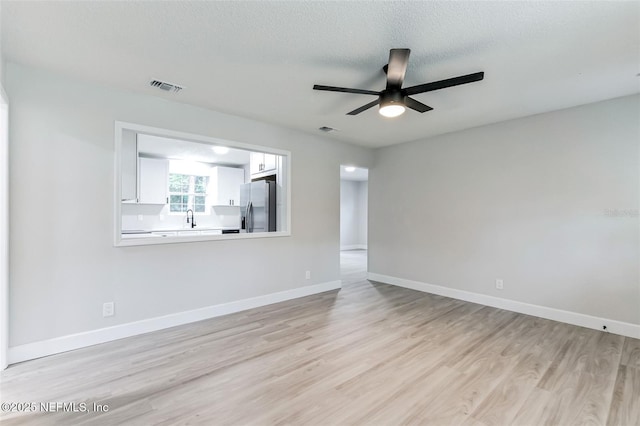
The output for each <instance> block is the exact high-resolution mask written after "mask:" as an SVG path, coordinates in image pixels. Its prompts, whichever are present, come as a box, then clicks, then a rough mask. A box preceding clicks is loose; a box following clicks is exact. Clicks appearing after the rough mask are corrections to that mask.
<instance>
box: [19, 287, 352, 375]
mask: <svg viewBox="0 0 640 426" xmlns="http://www.w3.org/2000/svg"><path fill="white" fill-rule="evenodd" d="M341 287H342V281H340V280H336V281H329V282H326V283H321V284H314V285H310V286H305V287H299V288H294V289H292V290H286V291H281V292H278V293H271V294H265V295H264V296H258V297H252V298H250V299H243V300H238V301H235V302H229V303H223V304H220V305H213V306H207V307H204V308H200V309H194V310H192V311H185V312H179V313H176V314H170V315H165V316H162V317H156V318H149V319H145V320H141V321H136V322H130V323H127V324H120V325H116V326H113V327H106V328H100V329H98V330H91V331H86V332H83V333H77V334H70V335H67V336H62V337H56V338H54V339H49V340H43V341H39V342H33V343H27V344H25V345H20V346H13V347H10V348H9V351H8V354H7V355H8V361H9V364H15V363H16V362H22V361H27V360H30V359H36V358H40V357H43V356H47V355H53V354H57V353H61V352H67V351H71V350H74V349H79V348H84V347H87V346H92V345H97V344H99V343H105V342H110V341H112V340H117V339H122V338H125V337H131V336H136V335H138V334H144V333H149V332H152V331H158V330H163V329H165V328H170V327H175V326H178V325H183V324H188V323H192V322H196V321H202V320H205V319H209V318H214V317H219V316H222V315H228V314H232V313H235V312H240V311H245V310H247V309H253V308H258V307H261V306H266V305H271V304H273V303H278V302H284V301H286V300H291V299H297V298H299V297H305V296H310V295H313V294H318V293H324V292H325V291H331V290H337V289H339V288H341Z"/></svg>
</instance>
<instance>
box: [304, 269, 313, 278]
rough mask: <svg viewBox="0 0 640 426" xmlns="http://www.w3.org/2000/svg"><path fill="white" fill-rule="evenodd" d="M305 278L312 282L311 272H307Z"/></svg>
mask: <svg viewBox="0 0 640 426" xmlns="http://www.w3.org/2000/svg"><path fill="white" fill-rule="evenodd" d="M304 277H305V278H306V279H308V280H310V279H311V271H307V272H305V273H304Z"/></svg>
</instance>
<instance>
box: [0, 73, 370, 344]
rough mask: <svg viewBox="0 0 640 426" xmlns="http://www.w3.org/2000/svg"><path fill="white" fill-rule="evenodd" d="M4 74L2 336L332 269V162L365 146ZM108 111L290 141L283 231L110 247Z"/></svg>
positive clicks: (155, 308)
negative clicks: (6, 249)
mask: <svg viewBox="0 0 640 426" xmlns="http://www.w3.org/2000/svg"><path fill="white" fill-rule="evenodd" d="M6 83H7V84H6V87H5V88H6V90H7V92H8V94H9V96H10V98H11V108H12V114H11V129H10V130H11V142H10V149H11V158H10V161H11V238H10V250H11V260H10V262H11V263H10V266H11V272H10V273H11V277H10V290H11V295H10V306H11V322H10V346H16V345H23V344H26V343H29V342H37V341H42V340H45V339H51V338H54V337H57V336H65V335H69V334H71V333H79V332H83V331H88V330H95V329H98V328H102V327H107V326H111V325H117V324H123V323H128V322H131V321H136V320H142V319H146V318H153V317H157V316H161V315H167V314H171V313H176V312H182V311H186V310H192V309H196V308H200V307H205V306H210V305H215V304H220V303H225V302H229V301H235V300H240V299H245V298H250V297H254V296H259V295H264V294H269V293H273V292H278V291H285V290H289V289H295V288H300V287H303V286H308V285H311V284H318V283H325V282H330V281H334V280H339V278H340V276H339V244H340V234H339V232H340V231H339V227H340V224H339V201H340V192H339V191H340V184H339V177H338V175H337V173H336V172H335V171H336V170H338V168H339V166H340V164H346V163H350V164H351V163H353V164H358V165H361V166H364V167H367V166H369V165H370V162H371V158H372V153H371V152H370V151H368V150H365V149H363V148H358V147H354V146H350V145H347V144H341V143H337V142H333V141H330V140H328V139H324V138H323V137H321V136H311V135H308V134H303V133H300V132H296V131H292V130H288V129H285V128H282V127H277V126H272V125H268V124H264V123H260V122H257V121H253V120H248V119H243V118H239V117H235V116H230V115H225V114H221V113H216V112H212V111H209V110H205V109H202V108H196V107H192V106H188V105H184V104H179V103H176V102H169V101H166V100H163V99H160V98H155V97H149V96H144V95H138V94H133V93H129V92H123V91H118V90H114V89H110V88H106V87H102V86H98V85H94V84H88V83H82V82H76V81H74V80H72V79H68V78H66V77H60V76H56V75H53V74H50V73H48V72H45V71H40V70H35V69H32V68H28V67H22V66H18V65H15V64H12V63H8V64H7V66H6ZM176 99H177V100H179V99H180V98H179V95H177V96H176ZM115 120H120V121H126V122H133V123H138V124H144V125H148V126H153V127H161V128H168V129H172V130H177V131H184V132H188V133H195V134H201V135H206V136H211V137H218V138H222V139H229V140H236V141H240V142H244V143H249V144H257V145H264V146H270V147H274V148H280V149H284V150H289V151H291V153H292V170H291V173H292V191H291V192H292V235H291V237H283V238H263V239H243V240H236V241H209V242H199V243H184V244H168V245H157V246H139V247H122V248H115V247H113V246H112V234H113V223H114V218H113V189H114V188H113V182H114V176H113V173H114V164H113V162H114V121H115ZM318 176H325V177H326V178H323V179H317V177H318ZM248 265H250V267H247V266H248ZM306 270H310V271H311V277H312V279H311V280H305V271H306ZM107 301H114V302H115V304H116V305H115V306H116V316H114V317H110V318H103V317H102V303H103V302H107Z"/></svg>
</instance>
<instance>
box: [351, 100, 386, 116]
mask: <svg viewBox="0 0 640 426" xmlns="http://www.w3.org/2000/svg"><path fill="white" fill-rule="evenodd" d="M379 103H380V99H376V100H375V101H373V102H369V103H368V104H366V105H362V106H361V107H360V108H357V109H354V110H353V111H351V112H348V113H347V115H356V114H360V113H361V112H362V111H366V110H368V109H369V108H371V107H374V106H376V105H378V104H379Z"/></svg>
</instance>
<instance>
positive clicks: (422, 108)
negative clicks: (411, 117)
mask: <svg viewBox="0 0 640 426" xmlns="http://www.w3.org/2000/svg"><path fill="white" fill-rule="evenodd" d="M404 104H405V105H406V106H407V108H411V109H412V110H414V111H418V112H427V111H431V110H432V109H433V108H431V107H430V106H429V105H425V104H423V103H422V102H418V101H416V100H415V99H412V98H410V97H408V96H407V97H406V98H405V100H404Z"/></svg>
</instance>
